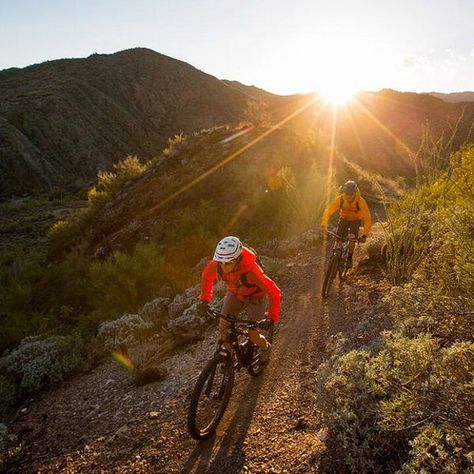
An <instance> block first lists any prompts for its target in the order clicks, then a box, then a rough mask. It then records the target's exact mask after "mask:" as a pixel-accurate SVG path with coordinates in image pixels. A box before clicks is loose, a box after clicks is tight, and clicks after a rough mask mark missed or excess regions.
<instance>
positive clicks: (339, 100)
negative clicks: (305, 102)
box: [319, 85, 356, 106]
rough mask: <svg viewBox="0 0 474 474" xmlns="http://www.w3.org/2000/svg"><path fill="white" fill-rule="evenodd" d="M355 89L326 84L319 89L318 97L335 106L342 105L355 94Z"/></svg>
mask: <svg viewBox="0 0 474 474" xmlns="http://www.w3.org/2000/svg"><path fill="white" fill-rule="evenodd" d="M355 92H356V91H355V89H351V88H350V87H345V86H337V85H333V86H327V87H323V88H322V89H321V90H320V91H319V95H320V97H321V98H322V99H323V100H324V101H325V102H329V103H330V104H333V105H335V106H342V105H345V104H347V103H348V102H349V101H350V100H351V99H352V98H353V97H354V94H355Z"/></svg>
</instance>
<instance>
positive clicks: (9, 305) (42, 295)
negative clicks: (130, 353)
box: [0, 250, 89, 352]
mask: <svg viewBox="0 0 474 474" xmlns="http://www.w3.org/2000/svg"><path fill="white" fill-rule="evenodd" d="M0 263H1V265H0V301H1V302H2V304H1V305H0V323H1V325H2V332H1V340H0V352H2V351H3V350H5V349H6V348H8V347H12V346H13V345H14V344H16V343H18V342H19V341H20V340H21V339H22V338H24V337H25V336H29V335H33V334H40V333H42V332H45V331H48V330H51V329H53V328H59V327H62V328H71V326H73V325H74V321H75V318H76V317H77V316H79V314H82V313H84V312H87V311H88V310H89V308H88V306H87V304H86V297H87V289H88V285H87V281H86V274H87V263H86V260H85V258H84V257H83V255H82V254H81V253H79V252H72V253H70V254H69V255H68V256H67V257H66V258H65V259H64V260H63V261H62V262H59V263H53V262H48V260H47V258H46V256H45V255H44V254H42V253H41V252H38V251H35V250H33V251H31V252H24V251H21V250H12V251H8V252H3V253H2V254H1V255H0Z"/></svg>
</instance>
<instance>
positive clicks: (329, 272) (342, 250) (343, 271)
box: [322, 230, 359, 298]
mask: <svg viewBox="0 0 474 474" xmlns="http://www.w3.org/2000/svg"><path fill="white" fill-rule="evenodd" d="M326 233H327V234H328V235H329V236H331V237H334V239H335V241H334V245H333V248H332V250H331V255H330V257H329V263H328V266H327V268H326V273H325V275H324V282H323V290H322V296H323V298H327V297H328V295H329V291H330V290H331V286H332V283H333V281H334V279H335V278H336V275H339V280H341V281H342V280H343V279H344V277H345V276H346V275H347V272H348V271H349V267H348V266H347V256H348V254H349V243H350V242H351V241H355V242H358V241H359V239H356V237H355V236H354V234H348V236H347V237H346V238H345V239H344V238H342V237H341V236H339V235H337V234H335V233H334V232H331V231H330V230H328V231H326Z"/></svg>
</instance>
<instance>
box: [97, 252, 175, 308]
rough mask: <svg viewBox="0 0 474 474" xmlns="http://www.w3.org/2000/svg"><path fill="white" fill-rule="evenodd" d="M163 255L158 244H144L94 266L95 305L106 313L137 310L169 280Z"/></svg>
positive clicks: (116, 254) (116, 253)
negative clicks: (165, 272) (164, 266)
mask: <svg viewBox="0 0 474 474" xmlns="http://www.w3.org/2000/svg"><path fill="white" fill-rule="evenodd" d="M167 281H168V280H167V276H166V275H165V274H164V272H163V255H162V253H161V251H160V250H159V248H158V247H157V245H155V244H153V243H140V244H138V245H137V246H136V248H135V250H134V251H133V253H132V254H130V255H129V254H127V253H123V252H115V253H114V254H113V255H112V257H111V258H109V259H107V260H105V261H97V262H93V263H92V265H91V266H90V292H89V301H90V303H91V306H92V307H93V308H95V309H96V310H98V311H100V312H101V313H102V314H103V315H104V316H112V315H117V314H120V313H125V312H136V311H137V310H138V309H139V308H140V307H141V305H143V304H144V303H145V302H146V301H150V300H152V299H153V298H155V297H156V296H158V292H159V290H160V287H161V286H162V285H163V284H165V283H167Z"/></svg>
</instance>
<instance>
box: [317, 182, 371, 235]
mask: <svg viewBox="0 0 474 474" xmlns="http://www.w3.org/2000/svg"><path fill="white" fill-rule="evenodd" d="M341 200H342V206H341ZM338 210H339V215H340V217H342V218H343V219H346V220H348V221H358V220H363V221H364V234H365V235H368V233H369V232H370V229H371V228H372V218H371V216H370V210H369V206H367V202H366V201H365V199H364V198H363V197H362V196H361V195H360V192H359V191H357V192H356V195H355V198H354V200H353V201H352V202H349V201H347V200H346V199H345V197H344V194H340V195H339V196H337V197H336V199H334V201H332V202H330V203H329V204H328V205H327V206H326V209H324V212H323V217H322V218H321V225H324V226H327V225H328V222H329V219H330V218H331V216H332V215H333V214H334V213H335V212H337V211H338Z"/></svg>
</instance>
